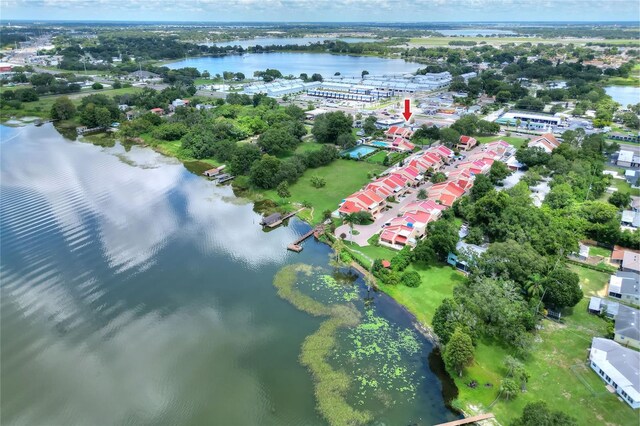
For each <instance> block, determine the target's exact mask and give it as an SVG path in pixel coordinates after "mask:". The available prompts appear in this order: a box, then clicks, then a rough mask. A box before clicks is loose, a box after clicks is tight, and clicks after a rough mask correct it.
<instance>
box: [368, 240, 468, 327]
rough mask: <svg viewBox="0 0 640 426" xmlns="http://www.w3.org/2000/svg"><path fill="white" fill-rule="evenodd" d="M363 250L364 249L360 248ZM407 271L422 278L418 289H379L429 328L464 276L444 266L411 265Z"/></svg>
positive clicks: (392, 287)
mask: <svg viewBox="0 0 640 426" xmlns="http://www.w3.org/2000/svg"><path fill="white" fill-rule="evenodd" d="M362 248H365V247H362ZM407 270H408V271H412V270H413V271H417V272H418V273H419V274H420V277H421V278H422V284H420V287H417V288H411V287H406V286H404V285H398V286H387V285H384V284H381V283H380V284H379V286H380V289H381V290H382V291H384V292H385V293H387V294H388V295H389V296H391V297H393V298H394V299H395V300H396V301H398V302H399V303H400V304H401V305H404V306H406V307H407V309H409V311H410V312H411V313H413V314H414V315H415V316H416V318H417V319H418V321H419V322H420V323H422V324H425V325H428V326H431V320H432V319H433V314H434V312H435V310H436V308H437V307H438V306H439V305H440V303H441V302H442V300H443V299H445V298H446V297H451V296H452V295H453V287H454V286H455V285H456V284H458V283H459V282H462V280H463V279H464V275H462V273H460V272H458V271H456V270H455V269H453V268H452V267H451V266H449V265H445V264H430V265H425V264H420V263H418V264H412V265H411V266H409V268H407Z"/></svg>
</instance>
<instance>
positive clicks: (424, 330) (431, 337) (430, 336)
mask: <svg viewBox="0 0 640 426" xmlns="http://www.w3.org/2000/svg"><path fill="white" fill-rule="evenodd" d="M29 125H35V124H34V123H33V122H30V123H29V122H22V123H21V124H18V125H16V126H14V127H26V126H29ZM52 126H53V127H54V128H55V129H56V131H57V132H59V133H60V130H59V129H58V128H57V127H56V126H55V125H54V124H53V123H52ZM61 135H62V136H63V137H64V135H63V134H62V133H61ZM113 140H114V142H115V143H120V144H123V145H124V144H126V143H129V144H133V145H137V146H140V147H144V148H149V149H151V150H153V151H154V152H157V153H158V154H160V155H163V156H165V157H167V158H173V159H176V160H177V161H179V162H180V164H182V166H183V167H185V169H186V170H187V171H189V173H193V174H194V175H197V176H199V177H201V178H203V179H204V177H203V176H202V175H200V174H197V173H195V172H194V171H192V170H190V169H189V168H188V167H187V165H186V163H187V161H184V160H183V159H180V158H178V157H176V156H173V155H170V154H169V153H167V152H164V151H162V150H160V149H157V147H156V146H153V145H149V144H147V143H145V142H144V141H142V140H135V139H129V140H127V141H123V140H121V139H120V138H117V137H114V138H113ZM75 141H78V142H83V143H85V142H88V143H91V144H93V145H99V144H96V143H94V142H93V141H91V140H80V138H76V139H75ZM230 186H232V185H230ZM232 191H233V196H234V197H236V198H238V199H242V200H246V201H248V202H250V203H252V204H254V206H255V204H256V203H257V202H259V201H260V200H256V199H254V198H251V197H247V196H239V195H237V194H236V191H235V190H233V188H232ZM249 192H250V191H249ZM295 217H296V219H298V220H300V221H301V222H303V223H304V224H305V225H306V226H308V227H309V229H313V227H314V225H312V224H311V223H309V221H307V220H306V219H304V218H302V217H300V216H298V215H295ZM317 241H318V242H320V243H323V244H326V245H327V246H328V247H329V248H330V249H331V250H332V251H334V253H335V249H334V247H333V244H331V238H330V237H329V238H326V239H318V240H317ZM346 267H348V268H349V269H350V270H351V271H354V272H355V273H357V274H358V275H359V276H360V277H361V278H362V279H363V280H365V282H367V281H368V280H369V279H371V280H372V287H373V289H374V291H376V292H380V293H383V294H384V295H385V296H387V297H388V298H389V299H391V300H392V301H393V303H394V304H396V305H397V306H398V307H400V308H401V309H402V310H403V311H404V312H405V313H406V314H407V315H408V316H409V317H410V318H411V323H412V326H413V328H414V329H415V330H416V331H417V332H418V333H419V334H420V335H422V336H423V337H425V338H426V339H427V340H428V341H429V342H430V343H431V344H432V345H433V350H438V351H439V350H440V349H441V346H440V342H439V339H438V337H437V336H436V335H435V333H434V332H433V330H432V329H431V328H430V327H429V326H428V325H426V324H423V323H421V322H420V321H419V320H418V319H417V317H416V315H415V314H414V313H413V312H411V310H410V309H409V308H408V307H407V306H405V305H403V304H402V303H400V302H399V301H398V300H396V299H395V298H394V297H393V296H391V295H390V294H389V293H387V292H385V291H384V290H382V289H381V288H380V287H379V286H378V285H377V279H376V278H375V277H374V276H373V274H371V273H370V272H369V271H368V270H367V269H365V268H364V267H363V266H362V265H359V264H357V263H356V262H355V261H352V262H351V264H347V265H346ZM432 372H433V371H432ZM433 373H434V374H436V373H435V372H433ZM444 373H445V374H447V375H448V376H449V378H450V379H451V382H450V385H451V384H452V385H453V387H454V388H455V390H456V395H458V394H459V389H458V388H457V386H456V385H455V382H454V380H453V378H452V377H450V375H449V374H448V372H446V370H444ZM438 379H439V380H440V382H441V385H443V394H442V396H443V400H444V402H445V405H446V407H447V408H448V409H449V410H451V411H452V412H454V413H456V414H460V415H463V416H465V417H468V414H467V413H466V412H465V411H464V410H462V409H460V408H458V407H454V406H453V404H452V402H453V401H454V399H451V400H449V401H447V399H446V395H445V394H444V383H443V380H442V379H441V378H440V376H438Z"/></svg>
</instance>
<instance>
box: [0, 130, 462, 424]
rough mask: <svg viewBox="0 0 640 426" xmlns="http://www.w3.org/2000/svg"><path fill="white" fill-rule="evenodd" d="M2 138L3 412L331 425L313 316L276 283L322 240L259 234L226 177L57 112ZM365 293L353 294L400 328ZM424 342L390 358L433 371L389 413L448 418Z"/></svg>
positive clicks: (406, 322) (108, 420)
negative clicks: (76, 127)
mask: <svg viewBox="0 0 640 426" xmlns="http://www.w3.org/2000/svg"><path fill="white" fill-rule="evenodd" d="M0 137H1V139H2V143H1V145H0V149H1V150H2V152H1V154H2V155H1V156H0V250H1V252H2V256H1V257H0V296H1V297H0V324H1V327H2V328H1V333H0V358H1V359H0V361H1V362H0V370H1V380H0V390H1V391H2V396H3V398H2V401H1V407H0V408H1V409H0V423H2V424H60V425H63V424H64V425H74V424H77V425H87V424H122V423H135V424H138V423H154V424H193V425H202V424H211V423H212V422H213V421H215V422H216V423H217V424H224V425H247V424H264V425H283V424H284V425H287V424H290V425H298V424H306V425H314V424H324V421H323V419H321V418H320V417H319V415H318V413H317V411H316V409H315V399H314V390H313V383H312V380H311V377H310V375H309V373H308V371H306V370H305V369H304V368H303V367H302V366H301V365H300V364H299V360H298V356H299V354H300V348H301V345H302V342H303V341H304V339H305V338H306V337H307V336H309V335H310V334H312V333H314V332H315V331H316V330H317V329H318V327H319V324H320V322H321V320H320V319H318V318H314V317H311V316H309V315H307V314H306V313H304V312H300V311H298V310H297V309H295V308H294V307H293V306H291V305H290V304H289V303H288V302H286V301H284V300H282V299H280V298H279V297H278V296H277V294H276V292H275V290H274V288H273V285H272V280H273V276H274V275H275V273H276V271H277V270H278V269H280V268H281V267H282V266H283V265H285V264H288V263H292V262H293V261H294V259H295V261H298V262H303V263H306V264H311V265H314V266H316V267H320V268H327V262H328V259H329V249H328V248H327V247H326V246H324V245H323V244H318V243H314V242H313V241H308V242H306V243H305V249H304V251H303V252H302V253H300V254H291V253H288V252H287V251H286V250H285V247H286V245H287V244H288V243H290V242H291V241H292V240H293V239H295V236H296V235H299V234H301V233H302V232H304V231H306V230H307V229H308V227H306V225H302V224H300V223H299V222H296V221H293V222H292V223H290V224H289V226H287V227H281V228H278V229H275V230H273V231H272V232H269V233H264V232H262V230H261V229H260V227H259V226H258V222H259V215H258V214H257V213H255V212H254V211H253V208H252V205H251V204H249V203H245V202H243V201H242V200H239V199H236V198H233V194H232V192H231V190H230V188H225V187H216V186H215V185H213V184H212V183H211V182H209V181H207V180H205V179H202V178H201V177H199V176H195V175H193V174H191V173H189V172H188V171H186V170H185V168H184V167H183V166H182V165H181V164H179V163H178V162H176V161H175V160H172V159H169V158H165V157H162V156H160V155H158V154H156V153H154V152H153V151H151V150H149V149H145V148H140V147H136V146H134V147H131V149H130V150H128V151H127V150H125V149H124V148H123V147H122V146H120V145H118V144H116V145H115V146H113V147H110V148H101V147H97V146H94V145H91V144H88V143H81V142H71V141H68V140H65V139H63V138H62V137H61V136H60V135H59V134H58V133H57V132H56V131H55V130H54V129H53V127H51V125H44V126H42V127H34V126H28V127H24V128H19V129H8V128H5V127H2V126H0ZM231 200H232V201H233V202H230V201H231ZM337 277H338V278H340V277H341V276H340V275H338V276H337ZM349 281H350V282H351V280H349ZM354 283H357V284H358V285H360V287H359V289H360V290H359V292H360V297H361V298H364V297H365V296H367V294H366V290H365V289H364V287H362V285H361V284H362V283H361V280H359V281H354ZM354 296H355V295H354ZM368 296H369V299H370V300H369V301H368V302H367V301H364V302H360V301H357V302H354V303H357V304H358V306H359V307H361V308H362V307H363V305H364V303H367V305H368V306H375V308H376V310H377V312H379V314H380V315H382V316H385V318H388V320H390V321H391V322H392V323H393V324H395V325H396V326H398V327H401V328H403V329H409V328H410V326H411V324H410V319H409V318H408V316H407V315H406V312H404V310H403V309H402V308H400V307H398V305H396V304H394V303H393V302H392V301H391V300H390V299H389V298H387V297H385V296H382V295H379V294H375V295H372V294H371V293H369V294H368ZM430 349H431V346H430V345H429V344H428V343H426V342H422V344H421V350H420V355H419V357H420V358H414V359H404V360H400V361H399V362H402V363H403V365H404V364H406V365H407V366H409V367H410V368H411V369H412V371H414V370H415V371H417V374H418V375H419V376H420V377H425V380H424V381H423V382H422V383H421V384H420V386H419V391H418V392H416V399H415V401H412V402H411V403H407V405H404V406H402V407H400V406H399V407H398V408H397V409H396V411H393V412H392V411H391V410H388V411H383V410H380V409H377V410H376V411H377V412H378V413H379V416H380V419H379V420H380V421H381V422H387V423H388V424H401V423H406V420H407V419H425V420H424V422H423V424H430V422H431V423H433V421H435V420H441V419H445V418H447V417H450V415H449V414H448V413H447V411H446V409H445V407H444V404H443V401H442V398H441V395H440V387H439V382H438V381H437V379H436V378H435V376H433V374H432V373H430V371H429V370H428V367H427V366H426V354H427V353H428V351H429V350H430ZM371 368H377V366H376V365H372V366H371ZM366 404H372V402H370V401H367V402H366ZM432 420H433V421H432Z"/></svg>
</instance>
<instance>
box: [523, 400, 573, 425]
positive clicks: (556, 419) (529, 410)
mask: <svg viewBox="0 0 640 426" xmlns="http://www.w3.org/2000/svg"><path fill="white" fill-rule="evenodd" d="M512 426H578V423H577V422H576V420H575V419H574V418H573V417H571V416H569V415H567V414H565V413H564V412H563V411H555V410H551V409H549V407H548V406H547V403H546V402H543V401H538V402H530V403H528V404H527V405H525V407H524V410H523V411H522V416H521V417H519V418H517V419H515V421H514V422H513V423H512Z"/></svg>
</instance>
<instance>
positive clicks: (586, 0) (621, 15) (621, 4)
mask: <svg viewBox="0 0 640 426" xmlns="http://www.w3.org/2000/svg"><path fill="white" fill-rule="evenodd" d="M0 5H2V6H3V8H4V9H6V12H9V13H10V16H11V15H14V14H16V13H19V14H20V16H15V17H20V18H28V17H29V16H31V17H32V18H34V19H43V18H46V17H47V16H48V17H50V18H52V19H53V18H57V19H60V18H61V16H57V15H56V14H57V12H59V11H61V10H65V11H70V10H73V11H74V13H72V16H68V14H67V16H66V19H69V18H73V19H117V20H130V19H135V20H145V19H147V20H158V19H161V20H169V21H170V20H196V21H224V20H233V21H264V20H276V21H371V20H372V19H377V20H382V21H390V22H402V21H403V20H406V21H408V22H419V21H474V20H485V21H492V20H493V21H496V20H512V21H517V20H527V21H532V20H557V19H561V18H564V19H571V20H629V19H630V18H633V17H636V18H637V17H638V16H639V15H638V12H639V10H640V9H639V8H640V6H639V4H638V2H637V1H635V0H617V1H611V2H602V1H601V0H567V1H564V0H553V1H551V0H547V1H539V0H414V1H406V0H369V1H361V0H342V1H341V0H315V1H311V0H309V1H307V0H185V1H182V2H179V3H168V2H166V1H165V0H95V1H92V0H0ZM124 11H126V14H123V12H124ZM47 14H48V15H47ZM12 18H13V16H12Z"/></svg>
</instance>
